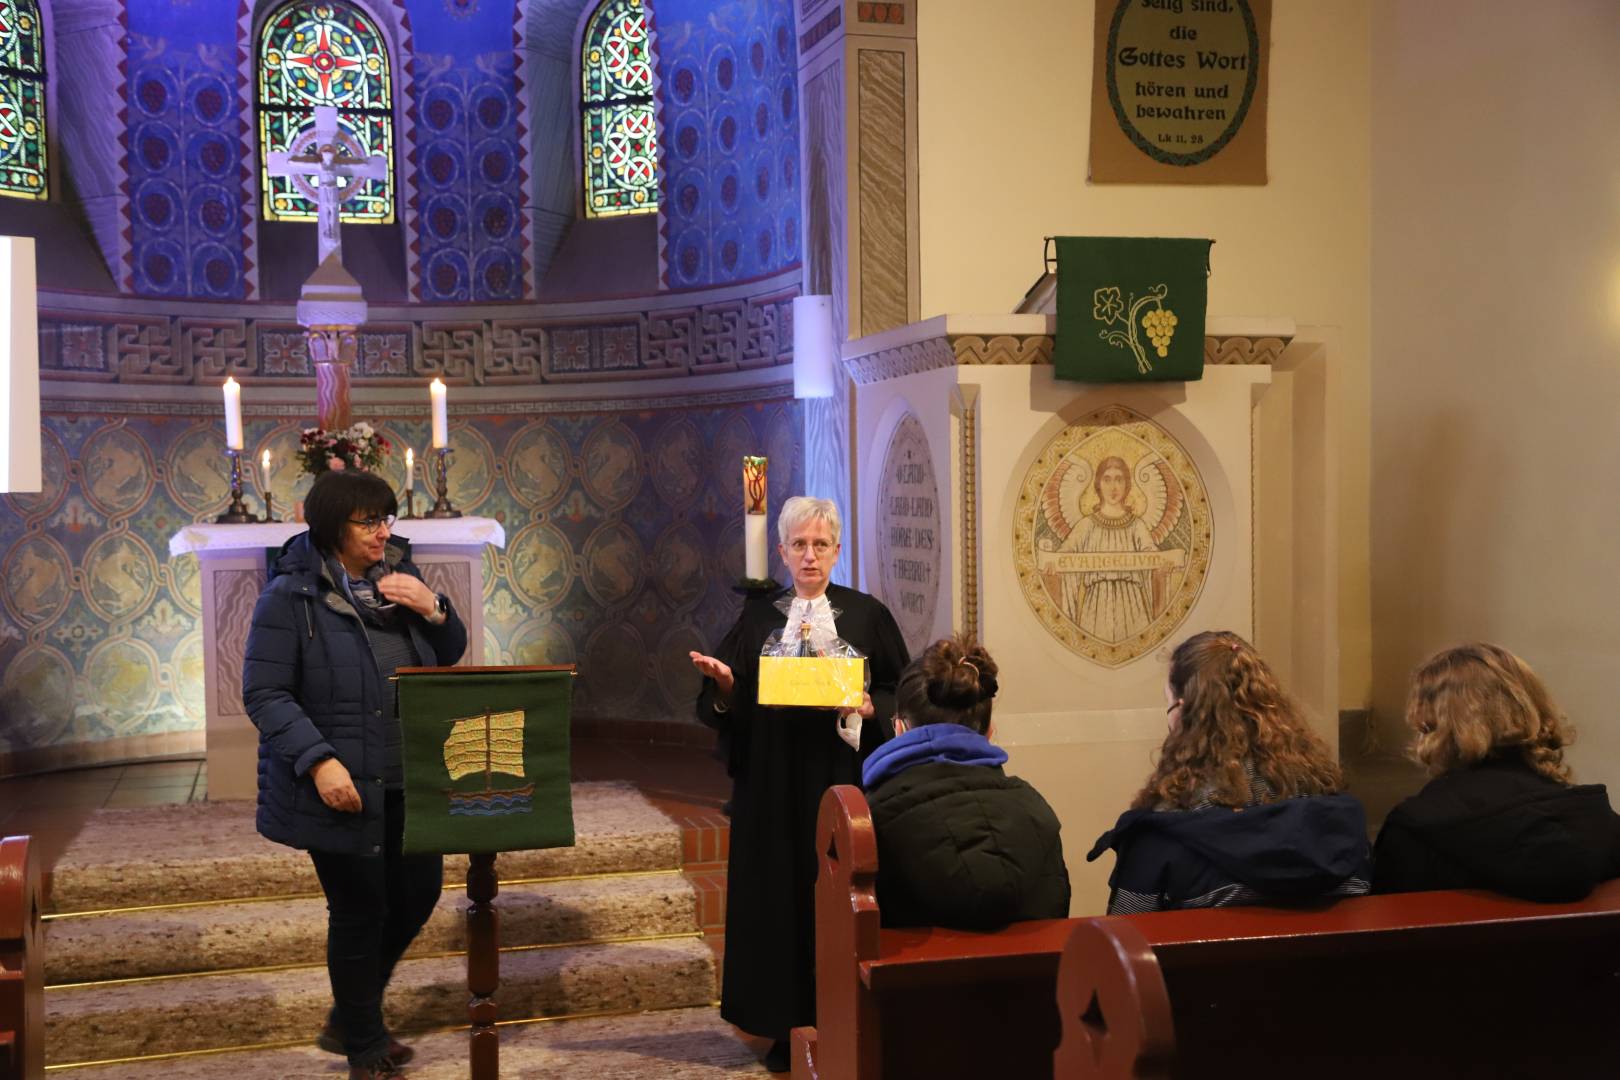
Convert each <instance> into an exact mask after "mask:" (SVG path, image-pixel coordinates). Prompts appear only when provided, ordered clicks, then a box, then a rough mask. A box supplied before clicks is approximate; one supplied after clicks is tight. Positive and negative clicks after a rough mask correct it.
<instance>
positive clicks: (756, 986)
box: [697, 585, 910, 1039]
mask: <svg viewBox="0 0 1620 1080" xmlns="http://www.w3.org/2000/svg"><path fill="white" fill-rule="evenodd" d="M792 595H793V593H792V590H790V589H781V590H778V591H776V592H774V593H754V594H752V595H750V596H749V598H748V600H747V602H746V603H745V604H744V605H743V610H742V613H741V614H740V615H739V616H738V617H737V623H736V625H735V626H733V627H732V628H731V631H730V633H728V634H727V635H726V637H725V640H724V641H722V642H721V643H720V647H719V648H718V649H716V650H715V652H714V656H715V658H716V659H718V660H721V661H724V662H725V663H726V664H727V665H728V666H729V667H730V668H731V671H732V677H733V678H734V679H735V680H736V681H735V685H734V686H733V687H732V691H731V700H730V704H729V707H728V708H727V709H725V710H724V711H717V710H716V709H715V707H714V706H715V702H716V700H717V698H718V689H717V688H716V686H715V684H714V681H713V680H712V679H705V680H704V684H703V692H702V694H701V695H700V696H699V697H698V705H697V712H698V719H700V720H701V721H703V723H705V724H707V725H709V726H710V727H713V728H716V729H717V730H718V731H719V732H720V733H721V735H722V737H723V738H724V739H725V740H726V741H727V742H729V753H728V761H727V765H728V770H729V772H730V773H731V778H732V791H731V807H732V810H731V860H730V862H729V864H728V865H727V870H726V950H725V969H724V975H723V981H722V984H721V994H720V1015H721V1016H722V1017H724V1018H725V1019H726V1020H727V1021H729V1022H730V1023H733V1024H735V1025H737V1026H738V1027H739V1028H742V1029H743V1030H744V1031H747V1032H750V1033H752V1034H755V1035H761V1036H764V1037H767V1038H771V1039H785V1038H787V1037H788V1032H789V1031H790V1030H791V1029H792V1028H795V1027H800V1026H803V1025H806V1024H813V1023H815V1017H816V984H815V970H816V968H815V954H816V946H815V918H816V915H815V880H816V850H815V847H816V814H817V812H818V810H819V809H820V806H821V795H822V793H823V792H824V791H826V790H827V789H828V788H829V787H831V786H833V785H834V784H855V785H857V786H858V785H859V784H860V782H861V764H862V762H863V761H864V760H865V758H866V756H867V755H868V754H870V753H871V752H872V751H873V750H874V749H876V748H877V747H878V746H879V745H880V744H881V743H883V742H884V741H886V740H888V739H890V738H892V737H893V735H894V726H893V720H894V688H895V684H896V683H898V682H899V680H900V672H901V670H902V669H903V668H905V666H906V664H907V662H908V661H909V659H910V657H909V656H908V654H907V652H906V643H905V639H904V638H903V637H902V636H901V634H900V627H899V626H897V625H896V624H895V621H894V616H893V615H891V614H890V613H889V609H888V608H886V607H884V606H883V603H882V601H880V600H878V599H877V598H876V597H873V596H868V595H867V594H866V593H863V592H857V591H856V590H854V589H846V588H843V587H842V586H839V585H828V586H827V600H828V602H829V603H830V604H831V605H832V607H833V611H834V612H835V616H834V619H835V622H836V623H837V626H838V636H839V637H841V638H843V639H844V640H845V641H847V642H849V643H850V644H851V645H853V646H854V647H855V648H857V649H859V650H860V651H861V652H863V653H865V654H866V656H867V659H868V668H869V670H870V672H871V687H870V689H869V693H870V694H871V696H872V708H873V712H872V716H871V717H870V718H869V719H866V720H864V721H863V722H862V725H861V750H860V753H858V754H857V753H856V752H855V751H854V750H853V749H851V748H850V746H849V745H848V744H847V743H845V742H844V741H843V740H842V739H841V738H839V736H838V730H837V728H838V720H837V713H836V712H835V711H834V710H832V709H802V708H773V707H767V706H761V705H758V704H756V702H757V701H758V698H759V692H758V687H759V651H760V648H761V647H762V646H763V645H764V644H765V639H766V638H767V637H769V636H770V634H771V631H773V630H781V629H782V628H783V627H784V626H785V625H786V624H787V615H786V613H785V612H783V611H782V610H779V609H778V608H777V607H776V604H777V603H778V602H779V601H781V600H782V599H783V598H791V597H792Z"/></svg>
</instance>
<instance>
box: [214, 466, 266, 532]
mask: <svg viewBox="0 0 1620 1080" xmlns="http://www.w3.org/2000/svg"><path fill="white" fill-rule="evenodd" d="M225 453H226V454H227V455H228V456H229V457H230V459H231V505H230V506H228V507H226V509H225V512H224V513H223V514H221V515H219V517H217V518H215V519H214V521H215V522H217V523H219V524H220V525H249V524H252V523H253V522H256V521H258V520H259V519H258V518H256V517H254V516H253V515H252V514H250V513H248V508H247V504H246V503H244V502H243V501H242V451H240V450H235V449H232V448H230V447H226V448H225Z"/></svg>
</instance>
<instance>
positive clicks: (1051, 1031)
mask: <svg viewBox="0 0 1620 1080" xmlns="http://www.w3.org/2000/svg"><path fill="white" fill-rule="evenodd" d="M816 838H817V839H816V843H817V847H816V851H817V859H818V863H819V865H818V876H817V879H816V896H815V903H816V1026H815V1027H808V1028H797V1029H795V1030H794V1032H793V1044H792V1045H793V1076H794V1078H795V1080H878V1078H879V1077H887V1078H889V1080H920V1078H923V1077H927V1078H929V1080H948V1078H951V1077H962V1078H964V1080H965V1078H970V1077H971V1078H973V1080H984V1078H1007V1080H1044V1078H1046V1077H1050V1076H1052V1054H1053V1051H1054V1050H1055V1049H1056V1047H1057V1043H1058V1039H1059V1036H1060V1033H1061V1028H1060V1021H1059V1016H1058V1011H1057V1000H1056V991H1057V971H1058V962H1059V960H1060V959H1061V957H1062V953H1063V948H1064V946H1065V944H1067V942H1068V939H1069V935H1070V931H1071V930H1072V929H1073V927H1074V920H1070V919H1047V920H1041V921H1037V922H1026V923H1016V924H1014V925H1013V926H1010V927H1008V928H1006V929H1005V930H1002V931H1000V932H998V933H992V934H985V933H972V932H969V931H958V930H943V929H938V928H932V929H918V930H884V929H882V928H881V927H880V925H879V915H878V905H877V896H876V893H875V887H876V882H877V840H876V837H875V836H874V834H873V831H872V815H871V811H870V810H869V809H868V807H867V804H866V798H865V796H863V795H862V794H861V792H860V790H859V789H858V788H854V787H849V786H839V787H834V788H831V789H829V790H828V791H827V793H826V795H824V796H823V797H822V800H821V809H820V813H819V816H818V819H817V822H816ZM989 1033H993V1036H992V1035H990V1034H989Z"/></svg>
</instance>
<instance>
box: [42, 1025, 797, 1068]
mask: <svg viewBox="0 0 1620 1080" xmlns="http://www.w3.org/2000/svg"><path fill="white" fill-rule="evenodd" d="M500 1033H501V1035H500V1038H501V1075H503V1076H508V1077H542V1076H543V1077H546V1078H547V1080H603V1078H604V1077H610V1078H611V1080H727V1078H735V1077H740V1076H753V1077H764V1076H766V1075H768V1074H766V1072H765V1070H764V1068H763V1067H761V1066H760V1064H759V1062H758V1059H757V1058H756V1056H755V1054H754V1052H753V1051H752V1050H751V1049H750V1048H749V1047H748V1046H747V1045H746V1044H744V1043H743V1042H742V1041H741V1040H740V1039H738V1038H737V1036H736V1035H735V1034H734V1033H733V1031H732V1029H731V1026H730V1025H729V1024H727V1023H726V1022H725V1021H723V1020H721V1019H720V1015H719V1013H718V1011H717V1010H715V1009H712V1008H710V1009H670V1010H665V1011H661V1012H649V1013H635V1014H631V1015H629V1016H611V1017H591V1018H587V1019H582V1020H569V1021H567V1022H566V1023H554V1024H515V1025H512V1026H509V1027H502V1028H501V1029H500ZM411 1044H412V1046H414V1047H415V1049H416V1057H415V1058H414V1059H413V1060H412V1062H411V1065H410V1069H409V1076H410V1078H411V1080H466V1078H467V1033H466V1032H465V1031H446V1032H440V1033H437V1034H433V1035H424V1036H422V1037H420V1038H416V1039H412V1040H411ZM343 1070H344V1065H343V1062H342V1059H341V1058H337V1057H334V1056H332V1055H330V1054H323V1053H322V1052H321V1051H319V1050H317V1049H315V1048H314V1047H313V1046H298V1047H287V1048H282V1049H275V1050H246V1051H235V1052H232V1053H225V1054H210V1055H205V1056H199V1057H182V1058H168V1059H163V1060H159V1061H139V1062H129V1063H122V1064H117V1065H98V1066H91V1067H89V1068H85V1069H82V1070H79V1069H75V1070H74V1072H73V1075H74V1076H76V1077H83V1080H219V1078H220V1077H230V1080H289V1078H290V1077H299V1078H304V1077H333V1078H334V1080H337V1078H341V1077H342V1076H344V1075H346V1074H345V1072H344V1071H343Z"/></svg>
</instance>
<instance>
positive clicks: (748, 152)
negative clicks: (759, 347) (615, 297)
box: [649, 0, 800, 289]
mask: <svg viewBox="0 0 1620 1080" xmlns="http://www.w3.org/2000/svg"><path fill="white" fill-rule="evenodd" d="M649 6H650V9H651V14H652V23H653V31H654V34H655V48H656V49H657V53H658V65H657V77H658V83H659V89H658V132H659V138H660V139H661V140H662V146H661V150H660V155H659V158H660V164H661V165H662V168H663V173H662V177H661V181H660V190H659V227H660V244H659V251H660V258H661V259H662V263H663V265H662V270H663V282H664V284H665V285H666V286H668V287H670V288H675V289H682V288H693V287H699V286H705V285H718V284H724V283H728V282H738V281H747V280H749V279H752V278H758V277H763V276H766V275H769V274H774V273H777V272H779V271H782V270H784V269H787V268H789V267H792V266H796V265H797V264H798V262H799V257H800V256H799V238H800V226H799V218H800V191H799V184H800V180H799V173H800V167H799V100H798V74H797V73H798V46H797V44H796V38H795V35H794V21H793V3H792V0H729V2H722V3H716V2H715V0H658V3H656V4H653V5H649Z"/></svg>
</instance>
